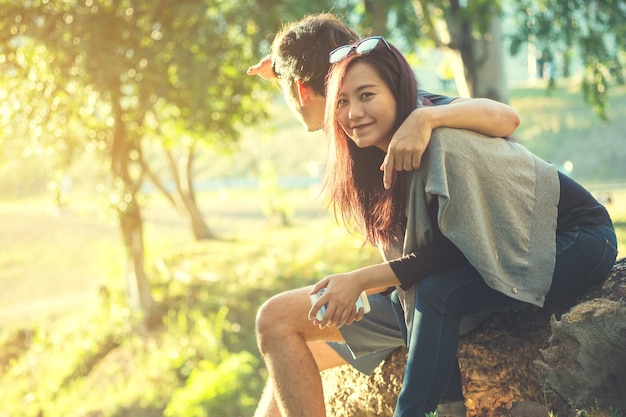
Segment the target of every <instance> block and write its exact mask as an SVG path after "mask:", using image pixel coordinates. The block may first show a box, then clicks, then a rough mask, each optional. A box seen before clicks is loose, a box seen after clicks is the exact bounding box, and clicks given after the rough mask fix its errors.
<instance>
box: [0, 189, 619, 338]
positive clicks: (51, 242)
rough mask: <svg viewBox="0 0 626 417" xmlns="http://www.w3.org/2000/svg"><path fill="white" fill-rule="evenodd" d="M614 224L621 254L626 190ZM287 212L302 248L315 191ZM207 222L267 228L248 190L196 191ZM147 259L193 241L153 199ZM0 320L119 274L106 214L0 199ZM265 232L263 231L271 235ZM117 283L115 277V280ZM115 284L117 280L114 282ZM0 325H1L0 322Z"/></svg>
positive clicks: (314, 217)
mask: <svg viewBox="0 0 626 417" xmlns="http://www.w3.org/2000/svg"><path fill="white" fill-rule="evenodd" d="M604 195H605V196H610V197H611V202H610V203H607V208H608V209H609V210H610V212H611V214H612V216H613V219H614V221H615V224H616V227H617V228H618V238H619V244H620V257H623V256H626V190H617V191H612V192H611V193H610V194H604ZM284 198H285V201H287V204H288V205H290V207H291V210H292V212H293V213H294V218H293V227H291V232H290V233H293V234H301V235H302V245H303V247H305V246H306V241H307V239H309V238H310V234H311V233H317V231H318V230H324V228H325V227H327V226H318V225H322V224H323V225H327V223H328V221H329V220H328V217H327V216H326V215H325V214H323V211H322V208H321V203H320V201H319V199H318V198H317V194H316V193H315V192H313V191H311V190H296V191H292V192H290V193H288V194H286V195H285V196H284ZM201 202H202V203H203V204H204V207H206V209H207V221H208V222H209V225H210V226H211V227H213V229H214V230H215V231H216V232H217V233H218V234H219V235H220V236H221V237H223V238H225V239H246V238H249V237H251V236H256V237H258V236H263V234H266V233H268V224H269V223H271V220H268V219H267V218H266V217H265V216H264V215H263V213H262V204H261V202H262V199H261V197H260V196H259V194H258V193H257V192H254V191H252V192H251V191H241V190H240V191H237V190H231V191H223V192H220V193H207V194H204V195H202V197H201ZM145 219H146V235H147V236H146V241H148V242H151V243H150V244H149V248H150V249H149V251H148V252H149V259H150V256H155V254H154V252H158V251H160V250H162V251H164V252H168V251H172V249H173V248H176V247H189V246H193V240H192V238H191V235H190V233H189V230H188V228H187V225H186V223H185V222H184V221H183V220H182V219H181V218H180V217H179V216H178V215H177V214H176V213H174V212H173V211H172V210H170V209H169V208H168V207H167V206H165V205H163V204H162V203H161V202H160V201H158V200H155V201H152V205H151V208H148V209H146V210H145ZM0 229H1V230H3V233H2V234H1V235H0V323H7V322H14V321H16V320H38V319H41V318H45V317H47V316H49V315H50V314H55V313H61V312H67V311H70V310H74V311H76V312H77V313H78V312H80V311H82V310H83V309H85V308H89V306H90V305H92V304H93V303H94V302H95V301H96V300H97V294H98V289H99V287H100V285H101V284H103V283H108V282H110V280H111V277H108V276H106V274H110V273H112V272H115V271H116V270H117V272H118V273H119V271H121V269H122V265H123V259H124V257H123V251H122V249H121V247H120V240H119V237H118V230H117V225H116V222H115V221H114V219H112V218H110V217H107V216H106V215H103V213H101V212H100V211H99V210H98V208H97V207H96V206H94V205H93V203H90V202H89V200H85V201H82V202H80V201H78V202H76V203H75V205H74V206H70V207H69V209H68V210H67V211H66V212H65V213H63V214H61V215H58V214H57V213H56V212H55V211H54V210H53V207H52V206H51V205H50V204H49V202H48V201H47V200H44V199H41V200H29V201H22V202H15V203H6V202H5V203H2V204H0ZM271 230H272V229H269V233H271ZM120 281H121V278H120ZM120 285H121V282H120ZM0 327H1V325H0Z"/></svg>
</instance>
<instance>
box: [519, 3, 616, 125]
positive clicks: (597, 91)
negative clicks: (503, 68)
mask: <svg viewBox="0 0 626 417" xmlns="http://www.w3.org/2000/svg"><path fill="white" fill-rule="evenodd" d="M515 5H516V8H517V17H518V19H519V21H518V24H517V27H518V28H519V32H518V33H517V34H516V35H515V36H514V37H513V41H512V42H511V52H512V53H514V54H515V53H517V52H518V51H519V50H520V48H521V46H522V44H524V43H525V42H529V41H531V42H535V44H536V45H537V49H538V50H545V51H549V52H550V53H551V54H552V55H554V53H556V52H557V51H562V52H563V58H564V61H565V62H564V66H565V72H566V74H565V75H569V67H570V64H571V62H570V60H571V56H572V52H573V51H576V52H577V53H578V54H579V55H580V56H581V57H582V61H583V65H584V68H585V74H584V77H583V81H582V89H583V94H584V97H585V100H587V102H588V103H589V104H590V105H591V106H592V108H593V109H594V110H595V112H596V114H597V115H598V116H599V117H600V118H602V119H605V118H606V117H607V93H608V89H607V80H608V79H609V78H611V76H612V78H614V79H615V81H616V82H617V83H621V84H623V83H624V64H625V62H624V59H625V58H626V56H624V52H623V48H622V45H624V43H626V29H624V21H626V8H624V7H623V4H621V3H620V2H619V1H617V2H616V1H613V0H598V1H592V2H589V1H586V0H569V1H560V0H541V1H536V0H533V1H529V0H517V1H516V2H515Z"/></svg>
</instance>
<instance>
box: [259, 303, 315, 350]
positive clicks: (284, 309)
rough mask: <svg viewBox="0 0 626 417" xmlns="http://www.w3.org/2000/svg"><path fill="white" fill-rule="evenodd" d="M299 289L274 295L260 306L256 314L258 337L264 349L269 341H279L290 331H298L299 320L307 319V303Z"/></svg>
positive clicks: (260, 345)
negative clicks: (304, 302)
mask: <svg viewBox="0 0 626 417" xmlns="http://www.w3.org/2000/svg"><path fill="white" fill-rule="evenodd" d="M302 298H303V296H302V295H301V294H300V292H299V291H287V292H284V293H280V294H277V295H274V296H273V297H271V298H270V299H268V300H267V301H265V302H264V303H263V305H262V306H261V307H260V308H259V310H258V311H257V315H256V338H257V341H258V343H259V347H260V348H261V349H262V348H263V346H264V345H266V344H267V343H271V342H272V341H279V340H281V339H283V338H285V337H286V336H287V335H288V334H289V333H290V332H291V333H298V327H299V322H300V321H302V320H306V312H307V310H306V308H307V307H308V306H307V305H304V306H301V305H300V304H303V302H302V301H301V299H302Z"/></svg>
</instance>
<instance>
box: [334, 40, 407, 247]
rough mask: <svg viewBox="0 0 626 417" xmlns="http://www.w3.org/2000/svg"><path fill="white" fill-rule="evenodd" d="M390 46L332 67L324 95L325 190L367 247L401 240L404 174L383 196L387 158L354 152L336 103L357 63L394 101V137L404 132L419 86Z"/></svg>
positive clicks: (379, 153) (364, 150) (378, 153)
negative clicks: (373, 74) (367, 69)
mask: <svg viewBox="0 0 626 417" xmlns="http://www.w3.org/2000/svg"><path fill="white" fill-rule="evenodd" d="M389 46H390V47H389V48H387V46H386V45H385V43H384V42H383V41H381V42H379V44H378V45H377V46H376V48H375V49H374V50H372V51H371V52H369V53H368V54H365V55H358V54H356V53H351V54H350V55H348V56H347V57H346V58H345V59H343V60H342V61H339V62H338V63H336V64H334V65H333V66H332V67H331V71H330V72H329V74H328V80H327V90H326V114H325V131H326V135H327V137H328V138H329V143H328V144H329V149H328V161H327V164H326V169H325V173H324V189H325V191H326V192H327V194H328V196H329V198H330V201H329V204H330V206H331V207H332V208H333V210H334V213H335V217H336V218H339V217H340V218H341V220H342V221H343V223H344V224H345V225H346V227H347V228H348V229H351V228H352V227H353V226H356V227H358V228H359V230H361V231H362V232H363V234H364V235H365V239H366V241H367V242H369V243H372V244H374V245H377V244H383V245H388V244H389V243H391V242H393V241H395V240H397V239H398V237H399V235H398V228H399V227H402V226H403V225H404V223H405V209H406V200H407V187H406V174H405V173H403V172H396V173H395V179H394V182H393V186H392V188H391V190H385V188H384V186H383V175H382V171H381V170H380V166H381V165H382V163H383V160H384V158H385V152H383V151H382V150H380V149H379V148H377V147H374V146H372V147H367V148H359V147H358V146H356V144H355V143H354V142H353V141H352V139H350V138H349V137H348V135H347V134H346V132H345V131H344V130H343V129H342V127H341V125H340V124H339V121H338V118H337V117H336V115H337V110H338V109H337V101H338V97H339V90H340V88H341V86H342V84H343V80H344V77H345V75H346V73H347V72H348V69H349V68H350V66H351V65H353V64H354V63H356V62H362V63H365V64H367V65H370V66H371V67H372V68H373V69H374V70H375V71H376V73H377V74H378V75H379V76H380V77H381V79H382V80H383V81H384V82H385V84H387V86H388V87H389V89H390V90H391V92H392V94H393V96H394V98H395V100H396V104H397V105H396V108H397V114H396V122H395V125H394V131H395V130H397V129H398V127H400V125H401V124H402V122H403V121H404V120H405V119H406V118H407V117H408V115H409V114H410V113H411V112H412V111H413V110H414V109H415V108H416V106H417V80H416V79H415V75H414V74H413V70H412V69H411V67H410V65H409V63H408V62H407V61H406V59H405V58H404V57H403V56H402V54H401V53H400V52H399V51H398V50H397V49H396V48H395V47H394V46H393V45H389Z"/></svg>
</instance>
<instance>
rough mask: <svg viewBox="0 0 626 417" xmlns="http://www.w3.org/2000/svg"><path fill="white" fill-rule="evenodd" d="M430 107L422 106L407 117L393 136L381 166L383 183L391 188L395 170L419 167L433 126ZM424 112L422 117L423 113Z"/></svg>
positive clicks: (408, 169)
mask: <svg viewBox="0 0 626 417" xmlns="http://www.w3.org/2000/svg"><path fill="white" fill-rule="evenodd" d="M428 109H429V108H428V107H420V108H417V109H415V110H413V112H412V113H411V114H410V115H409V117H407V118H406V120H405V121H404V123H402V124H401V125H400V127H399V128H398V130H397V131H396V133H395V134H394V135H393V137H392V138H391V142H390V143H389V148H388V149H387V155H385V160H384V161H383V165H382V166H381V167H380V169H381V170H382V171H384V174H383V184H384V185H385V188H386V189H390V188H391V183H392V181H393V174H394V171H411V170H414V169H417V168H419V166H420V163H421V161H422V156H423V155H424V151H425V150H426V147H427V146H428V143H429V142H430V135H431V134H432V133H433V126H432V124H431V119H430V118H428V117H427V116H426V115H427V114H428V113H427V112H428ZM422 113H423V114H424V116H423V117H422V116H421V114H422Z"/></svg>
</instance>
